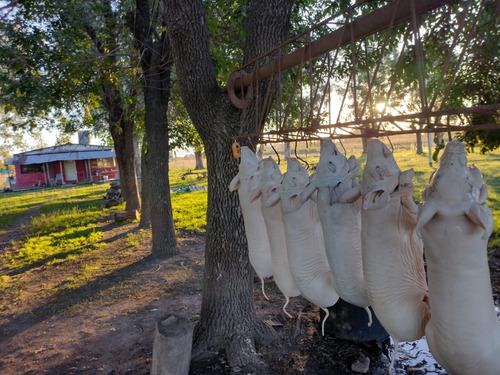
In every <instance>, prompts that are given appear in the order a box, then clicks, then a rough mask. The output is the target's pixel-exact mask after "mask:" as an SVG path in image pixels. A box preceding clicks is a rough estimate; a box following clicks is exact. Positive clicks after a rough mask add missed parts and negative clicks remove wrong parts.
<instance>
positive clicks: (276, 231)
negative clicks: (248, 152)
mask: <svg viewBox="0 0 500 375" xmlns="http://www.w3.org/2000/svg"><path fill="white" fill-rule="evenodd" d="M259 169H260V170H261V172H262V174H261V175H260V184H259V186H258V191H257V192H256V193H255V194H252V195H253V196H255V197H256V198H260V197H262V198H261V200H262V202H266V201H268V200H269V197H270V196H271V195H273V194H276V192H277V191H279V189H280V188H281V182H282V180H283V175H282V173H281V171H280V169H279V166H278V164H276V162H275V161H274V160H273V159H272V158H271V157H269V158H267V159H263V160H261V161H260V163H259ZM262 215H263V216H264V222H265V224H266V228H267V234H268V237H269V245H270V250H271V256H272V259H273V278H274V282H275V283H276V286H277V287H278V289H279V290H280V291H281V293H282V294H283V295H284V296H285V304H284V305H283V312H284V313H285V315H287V316H288V317H290V318H291V317H292V316H291V315H290V314H289V313H288V312H287V310H286V307H287V306H288V303H289V301H290V297H297V296H298V295H300V291H299V289H298V288H297V285H296V284H295V280H294V279H293V275H292V271H291V269H290V263H289V262H288V252H287V247H286V239H285V227H284V223H283V215H282V214H281V207H280V205H279V204H275V205H273V206H266V205H265V204H264V205H263V207H262Z"/></svg>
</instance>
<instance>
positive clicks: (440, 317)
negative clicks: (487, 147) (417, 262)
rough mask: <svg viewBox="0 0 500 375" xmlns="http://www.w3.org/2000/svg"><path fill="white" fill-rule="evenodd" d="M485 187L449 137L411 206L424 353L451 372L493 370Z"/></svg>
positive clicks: (497, 346) (498, 353) (496, 345)
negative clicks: (418, 240)
mask: <svg viewBox="0 0 500 375" xmlns="http://www.w3.org/2000/svg"><path fill="white" fill-rule="evenodd" d="M487 195H488V193H487V188H486V185H484V184H483V179H482V176H481V173H480V172H479V170H478V169H477V168H476V167H468V166H467V158H466V155H465V147H464V145H463V144H462V143H461V142H459V141H451V142H449V143H448V144H447V145H446V147H445V149H444V153H443V156H442V157H441V159H440V163H439V168H438V169H437V170H436V171H435V172H434V173H433V175H432V176H431V178H430V181H429V185H428V187H427V188H426V189H425V191H424V193H423V201H424V202H423V203H422V204H421V205H420V207H419V216H418V226H417V228H418V229H419V230H420V232H421V235H422V238H423V241H424V245H425V257H426V261H427V275H428V283H429V300H430V306H431V311H432V315H431V318H430V320H429V323H428V324H427V326H426V328H425V335H426V338H427V342H428V344H429V349H430V351H431V353H432V355H433V356H434V357H435V358H436V360H437V361H438V362H439V364H440V365H442V366H443V367H444V368H445V369H446V370H447V371H448V372H450V373H451V374H454V375H469V374H481V375H494V374H499V373H500V323H499V321H498V319H497V316H496V313H495V308H494V303H493V296H492V290H491V281H490V273H489V268H488V259H487V251H486V247H487V241H488V237H489V235H490V234H491V231H492V229H493V217H492V214H491V211H490V209H489V208H488V206H487V205H486V198H487Z"/></svg>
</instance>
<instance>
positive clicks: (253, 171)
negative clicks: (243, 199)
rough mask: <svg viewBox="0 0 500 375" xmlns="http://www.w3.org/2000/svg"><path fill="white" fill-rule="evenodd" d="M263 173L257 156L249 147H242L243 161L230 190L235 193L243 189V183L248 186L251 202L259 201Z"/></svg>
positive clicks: (230, 185) (241, 160)
mask: <svg viewBox="0 0 500 375" xmlns="http://www.w3.org/2000/svg"><path fill="white" fill-rule="evenodd" d="M261 176H262V171H261V170H260V169H259V160H258V158H257V155H255V153H254V152H253V151H252V150H250V149H249V148H248V147H246V146H243V147H241V159H240V165H239V167H238V174H237V175H236V176H235V177H234V178H233V180H232V181H231V183H230V184H229V190H230V191H234V190H237V189H239V188H240V187H241V185H242V184H243V183H245V184H246V185H247V186H248V192H249V195H250V197H249V198H250V200H251V201H253V200H255V199H257V198H258V197H259V195H260V191H259V185H260V179H261Z"/></svg>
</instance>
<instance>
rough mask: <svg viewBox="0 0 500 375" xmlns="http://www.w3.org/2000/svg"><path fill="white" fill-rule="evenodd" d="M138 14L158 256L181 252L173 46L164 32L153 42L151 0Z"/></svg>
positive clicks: (142, 0) (135, 24)
mask: <svg viewBox="0 0 500 375" xmlns="http://www.w3.org/2000/svg"><path fill="white" fill-rule="evenodd" d="M136 4H137V10H136V14H135V17H133V15H132V14H131V15H129V17H132V18H129V20H128V21H129V25H131V26H132V29H133V31H134V35H135V37H136V39H137V40H138V41H139V42H140V46H141V49H140V53H141V61H140V63H141V67H142V70H143V72H144V82H145V83H144V104H145V121H144V123H145V127H146V132H145V135H144V145H143V147H145V148H146V152H145V153H144V154H143V157H144V167H145V171H144V172H145V173H144V179H143V181H142V183H143V186H145V185H147V194H148V199H149V203H150V206H149V210H150V215H151V230H152V253H153V255H154V256H157V257H168V256H172V255H175V254H177V252H178V248H177V239H176V237H175V228H174V219H173V216H172V203H171V200H170V183H169V179H168V154H169V145H168V142H169V137H168V126H167V106H168V101H169V97H170V74H171V67H172V62H173V61H172V59H171V47H170V43H169V41H168V38H167V35H166V33H165V32H163V33H162V34H161V35H160V36H159V39H158V40H157V41H153V39H152V38H153V36H152V35H153V25H152V24H151V18H150V8H149V1H148V0H137V1H136Z"/></svg>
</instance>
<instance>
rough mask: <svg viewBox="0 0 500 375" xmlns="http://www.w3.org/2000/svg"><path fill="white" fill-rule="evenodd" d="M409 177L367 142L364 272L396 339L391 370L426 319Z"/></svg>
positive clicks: (383, 150)
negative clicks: (399, 352)
mask: <svg viewBox="0 0 500 375" xmlns="http://www.w3.org/2000/svg"><path fill="white" fill-rule="evenodd" d="M412 178H413V170H408V171H405V172H401V171H400V169H399V167H398V165H397V164H396V161H395V160H394V156H393V155H392V153H391V152H390V151H389V149H388V148H387V147H386V146H385V145H384V144H383V143H382V142H380V141H379V140H376V139H370V140H368V153H367V161H366V166H365V168H364V170H363V183H362V189H361V191H362V195H363V209H362V229H361V241H362V251H363V269H364V275H365V283H366V288H367V292H368V298H369V299H370V304H371V306H372V308H373V310H374V312H375V314H376V315H377V317H378V319H379V320H380V323H381V324H382V326H383V327H384V328H385V329H386V330H387V332H388V333H389V334H390V335H391V336H392V338H393V340H394V353H393V355H392V360H391V368H392V363H393V361H394V358H395V357H396V355H397V349H398V343H399V342H400V341H413V340H417V339H419V338H421V337H422V336H423V335H424V328H425V325H426V324H427V322H428V320H429V318H430V308H429V303H428V291H427V283H426V279H425V271H424V262H423V244H422V241H421V239H420V238H419V237H418V235H417V234H416V232H415V226H416V220H417V206H416V204H415V202H414V201H413V198H412V194H413V184H412Z"/></svg>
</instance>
